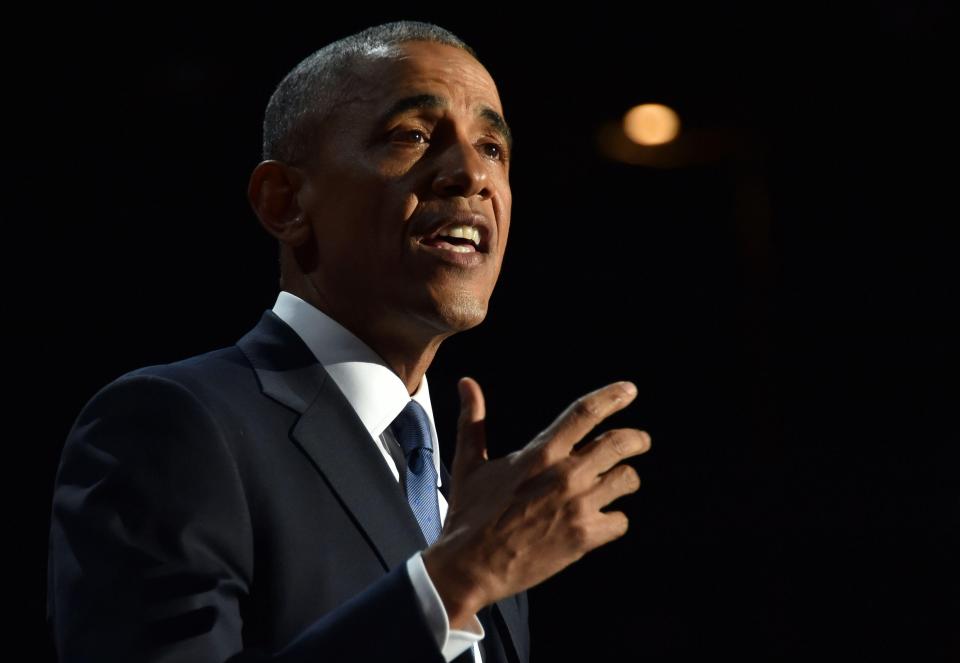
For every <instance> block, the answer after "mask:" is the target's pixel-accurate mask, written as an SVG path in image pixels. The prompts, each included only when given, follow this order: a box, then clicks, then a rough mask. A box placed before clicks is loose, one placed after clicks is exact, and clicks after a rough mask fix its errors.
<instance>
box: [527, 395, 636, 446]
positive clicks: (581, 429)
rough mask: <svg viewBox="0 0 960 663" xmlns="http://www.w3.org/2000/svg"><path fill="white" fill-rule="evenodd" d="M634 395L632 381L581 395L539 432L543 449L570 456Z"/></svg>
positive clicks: (627, 403) (628, 402)
mask: <svg viewBox="0 0 960 663" xmlns="http://www.w3.org/2000/svg"><path fill="white" fill-rule="evenodd" d="M636 395H637V388H636V386H634V384H633V383H632V382H614V383H613V384H610V385H607V386H606V387H602V388H600V389H597V390H596V391H592V392H590V393H589V394H586V395H584V396H581V397H580V398H578V399H577V400H575V401H574V402H573V403H571V404H570V405H569V406H568V407H567V409H566V410H564V411H563V412H562V413H561V414H560V416H559V417H557V418H556V419H555V420H554V421H553V423H552V424H550V426H548V427H547V428H546V429H545V430H544V431H543V433H541V436H540V437H541V439H544V440H546V443H545V444H546V449H545V451H546V452H547V453H548V454H549V455H550V456H552V457H554V458H560V457H563V456H566V455H569V453H570V452H571V451H572V450H573V447H574V446H575V445H576V444H577V442H579V441H580V440H581V439H583V437H584V436H585V435H586V434H587V433H589V432H590V431H591V430H593V428H594V427H595V426H596V425H597V424H599V423H600V422H601V421H603V420H604V419H606V418H607V417H609V416H610V415H611V414H613V413H614V412H617V411H619V410H622V409H623V408H625V407H626V406H627V405H629V404H630V402H631V401H632V400H633V399H634V397H635V396H636Z"/></svg>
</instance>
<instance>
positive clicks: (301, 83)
mask: <svg viewBox="0 0 960 663" xmlns="http://www.w3.org/2000/svg"><path fill="white" fill-rule="evenodd" d="M409 41H430V42H435V43H439V44H447V45H449V46H454V47H456V48H460V49H463V50H464V51H466V52H467V53H469V54H470V55H472V56H473V57H474V58H476V57H477V54H476V53H475V52H474V50H473V49H472V48H470V47H469V46H467V44H465V43H464V42H463V40H461V39H460V38H459V37H457V36H456V35H454V34H453V33H452V32H450V31H449V30H445V29H443V28H441V27H439V26H437V25H434V24H432V23H422V22H420V21H395V22H393V23H384V24H383V25H377V26H374V27H371V28H366V29H365V30H362V31H360V32H358V33H356V34H353V35H350V36H348V37H344V38H342V39H339V40H337V41H335V42H333V43H331V44H327V45H326V46H324V47H323V48H321V49H320V50H318V51H316V52H314V53H313V54H311V55H308V56H307V57H306V58H305V59H304V60H303V61H301V62H300V64H298V65H297V66H296V67H294V68H293V69H292V70H290V72H289V73H288V74H287V75H286V76H285V77H284V78H283V80H282V81H280V84H279V85H277V88H276V90H274V92H273V95H271V97H270V101H269V102H268V103H267V108H266V111H265V112H264V117H263V159H264V160H268V159H276V160H278V161H282V162H284V163H288V164H291V165H300V164H305V163H308V162H309V160H310V158H309V157H310V155H311V152H312V150H313V148H314V146H315V138H316V135H317V131H318V130H319V128H320V126H321V125H322V124H323V122H324V121H325V120H326V119H328V118H329V116H330V114H331V113H332V111H333V109H334V108H335V107H336V105H337V104H338V103H339V102H340V101H341V99H342V97H343V94H344V91H345V88H346V83H347V81H348V80H349V79H350V76H351V69H352V65H354V64H355V63H356V62H358V61H359V60H361V59H362V58H364V57H369V56H370V55H373V54H375V53H378V52H383V51H384V50H386V49H389V48H392V47H395V46H397V45H399V44H402V43H404V42H409Z"/></svg>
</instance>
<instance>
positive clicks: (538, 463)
mask: <svg viewBox="0 0 960 663" xmlns="http://www.w3.org/2000/svg"><path fill="white" fill-rule="evenodd" d="M552 462H553V457H552V455H551V454H550V447H549V446H548V445H546V444H541V445H539V446H538V447H536V448H535V449H533V450H532V453H531V454H530V469H531V471H532V473H533V474H539V473H541V472H543V471H545V470H546V469H547V468H548V467H550V465H551V464H552Z"/></svg>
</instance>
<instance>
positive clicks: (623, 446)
mask: <svg viewBox="0 0 960 663" xmlns="http://www.w3.org/2000/svg"><path fill="white" fill-rule="evenodd" d="M607 437H608V439H609V440H610V447H611V448H612V449H613V452H614V453H615V454H616V455H617V456H618V457H620V458H622V457H624V456H626V455H628V454H629V453H630V440H629V439H627V437H626V436H625V435H624V434H623V431H620V430H614V431H610V432H609V433H608V434H607Z"/></svg>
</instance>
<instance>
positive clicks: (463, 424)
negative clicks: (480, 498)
mask: <svg viewBox="0 0 960 663" xmlns="http://www.w3.org/2000/svg"><path fill="white" fill-rule="evenodd" d="M457 391H458V392H459V394H460V416H459V418H458V419H457V448H456V452H455V454H454V457H453V470H452V471H453V475H454V477H459V476H466V475H467V474H470V473H471V472H472V471H473V470H474V469H475V468H476V467H477V466H478V465H480V464H482V463H484V462H485V461H486V460H487V436H486V430H485V426H484V419H485V418H486V412H487V411H486V404H485V402H484V399H483V391H482V390H481V389H480V385H479V384H478V383H477V381H476V380H474V379H473V378H469V377H464V378H461V379H460V381H459V382H457ZM453 485H454V486H456V485H457V482H456V481H454V484H453Z"/></svg>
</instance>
